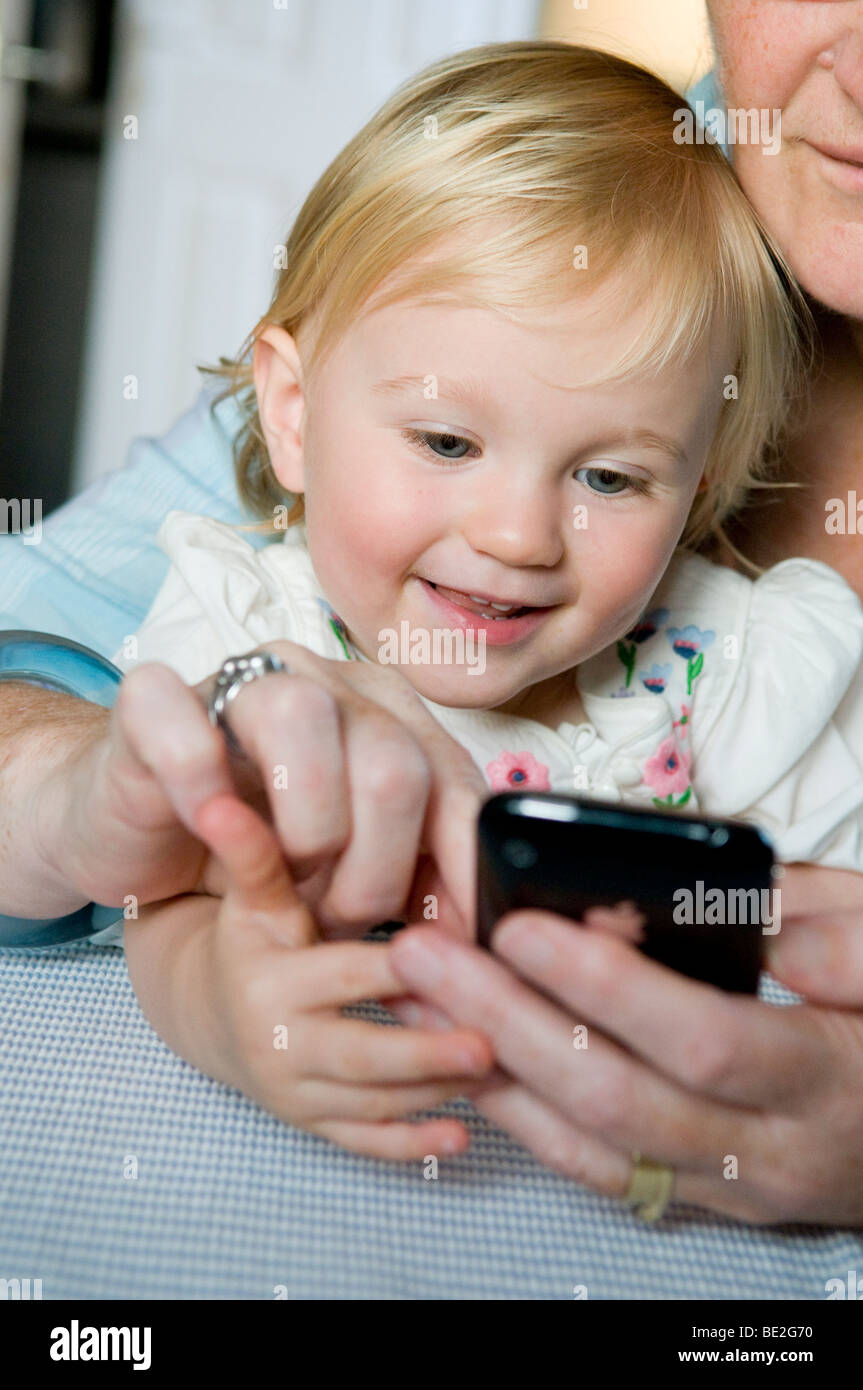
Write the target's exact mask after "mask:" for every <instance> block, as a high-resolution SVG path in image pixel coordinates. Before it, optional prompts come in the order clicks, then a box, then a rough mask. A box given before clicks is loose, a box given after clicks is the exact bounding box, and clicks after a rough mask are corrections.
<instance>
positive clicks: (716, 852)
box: [477, 792, 780, 994]
mask: <svg viewBox="0 0 863 1390" xmlns="http://www.w3.org/2000/svg"><path fill="white" fill-rule="evenodd" d="M773 863H774V860H773V851H772V848H771V846H770V844H769V841H768V840H767V838H766V837H765V836H764V834H763V833H762V832H761V831H760V830H759V829H758V828H756V827H755V826H752V825H749V824H747V823H745V822H743V821H733V820H722V819H716V818H711V817H701V816H693V815H687V814H684V813H683V812H674V813H670V812H664V811H660V810H656V811H654V810H650V809H643V808H641V807H627V806H622V805H621V804H620V803H618V802H605V801H597V800H593V799H590V798H587V797H578V796H564V795H558V794H556V793H552V792H512V793H509V792H502V793H499V794H497V795H495V796H492V797H490V798H489V799H488V801H486V803H485V804H484V806H483V808H482V810H481V812H480V817H479V824H478V875H477V888H478V900H477V924H478V937H479V941H480V943H481V944H482V945H485V946H488V945H489V942H490V938H491V933H492V931H493V929H494V925H495V923H496V922H498V921H499V920H500V918H501V917H502V916H504V915H505V913H507V912H511V911H514V910H516V909H519V908H527V907H536V908H543V909H545V910H547V911H549V912H556V913H559V914H561V915H562V916H565V917H570V918H573V919H575V920H576V921H584V920H585V919H586V921H587V923H588V924H589V923H590V921H591V913H592V911H593V910H595V909H605V910H606V912H607V911H608V910H611V912H612V913H613V914H617V917H618V919H619V921H620V926H621V932H622V934H624V935H628V936H630V939H633V940H635V941H636V944H638V946H639V949H641V950H643V951H644V952H645V954H646V955H648V956H650V957H651V958H652V959H654V960H657V961H659V962H661V963H662V964H664V965H668V966H670V967H671V968H672V969H674V970H678V971H680V972H681V973H682V974H684V975H689V976H690V977H692V978H693V979H697V980H703V981H705V982H706V983H708V984H713V985H716V986H718V987H719V988H721V989H727V990H733V991H738V992H742V993H749V994H751V993H754V992H755V991H756V990H757V987H758V975H759V971H760V962H761V957H762V950H763V936H764V934H767V933H772V932H773V931H774V930H778V923H779V920H780V918H779V914H778V901H779V890H778V888H777V887H776V885H775V883H774V877H773ZM594 916H595V912H594Z"/></svg>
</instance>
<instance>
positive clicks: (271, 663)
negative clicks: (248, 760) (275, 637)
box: [207, 652, 288, 757]
mask: <svg viewBox="0 0 863 1390" xmlns="http://www.w3.org/2000/svg"><path fill="white" fill-rule="evenodd" d="M287 670H288V667H287V666H286V665H285V663H284V662H283V661H282V659H281V657H278V656H276V655H275V654H274V653H273V652H251V653H250V654H249V655H248V656H229V657H226V658H225V660H224V661H223V662H222V664H221V666H220V667H219V669H218V671H217V672H216V679H215V681H214V682H213V687H212V689H211V691H210V693H209V695H208V696H207V714H208V715H209V719H210V723H211V724H212V725H213V727H214V728H216V729H221V731H222V733H223V734H224V736H225V742H226V743H227V745H228V748H229V749H230V751H231V752H232V753H236V754H238V755H239V756H240V757H245V750H244V748H243V747H242V744H240V743H239V742H238V740H237V738H236V736H235V734H234V731H233V729H232V728H231V726H230V724H229V723H228V719H227V711H226V706H227V705H228V704H229V703H230V701H231V700H235V699H236V697H237V694H238V693H239V691H240V690H242V688H243V686H244V685H248V684H249V683H250V682H251V681H256V680H259V679H260V677H261V676H268V675H270V674H271V672H273V671H287Z"/></svg>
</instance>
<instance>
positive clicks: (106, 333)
mask: <svg viewBox="0 0 863 1390" xmlns="http://www.w3.org/2000/svg"><path fill="white" fill-rule="evenodd" d="M539 9H540V4H539V2H538V0H434V3H429V0H267V2H266V3H264V2H263V0H260V2H259V3H254V4H253V3H250V0H183V2H182V3H181V4H178V3H177V0H121V3H120V9H119V14H118V23H117V33H116V45H117V46H116V56H115V62H114V71H113V78H112V91H111V92H110V93H109V101H108V110H107V123H106V131H107V135H106V156H105V171H104V179H103V188H102V196H101V209H100V213H99V229H98V238H97V246H96V251H95V257H94V267H95V283H94V290H93V293H92V300H91V306H90V314H89V322H88V336H87V352H86V366H85V388H84V397H83V401H82V407H83V408H82V413H81V428H80V432H79V437H78V442H77V453H76V463H75V470H74V475H73V480H72V486H73V489H74V490H77V489H78V488H80V487H82V486H84V485H85V484H86V483H88V482H90V481H91V480H92V479H94V478H96V477H98V476H99V475H101V474H102V473H104V472H106V471H108V470H110V469H113V468H117V467H119V466H120V465H121V464H122V462H123V459H124V456H125V453H126V448H127V446H128V443H129V440H130V439H131V438H132V437H133V436H134V435H140V434H160V433H162V431H164V430H165V429H167V428H168V426H169V425H170V424H171V423H172V421H173V420H174V419H175V418H176V417H177V416H178V415H179V414H180V413H181V412H182V411H184V410H185V409H187V408H188V406H189V405H190V404H191V403H192V401H193V399H194V397H195V395H196V394H197V392H198V390H199V389H200V385H201V377H200V376H199V375H198V373H197V372H196V371H195V363H196V362H198V361H202V362H208V363H213V362H216V361H217V360H218V358H219V356H220V355H224V356H229V355H233V354H235V353H236V351H237V349H238V348H239V347H240V345H241V343H242V341H243V339H244V338H245V337H246V335H247V333H248V332H249V330H250V329H251V328H252V327H253V325H254V324H255V322H256V321H257V319H258V318H259V317H260V315H261V314H262V313H263V312H264V310H265V309H266V307H267V304H268V303H269V299H270V293H271V289H272V286H273V283H274V270H273V264H274V262H273V248H274V247H275V246H276V245H278V244H279V243H280V242H283V240H284V237H285V235H286V233H287V231H288V228H289V226H290V223H291V221H292V219H293V217H294V216H295V215H296V213H297V211H298V210H299V207H300V205H301V203H302V200H303V198H304V197H305V195H306V193H307V192H308V191H309V189H310V188H311V187H312V184H313V183H314V182H315V181H316V180H317V178H318V177H319V175H320V174H321V173H322V172H323V170H324V168H325V167H326V165H327V164H328V163H329V161H330V160H331V159H332V158H333V156H334V155H335V154H336V153H337V152H338V150H339V149H340V148H341V147H342V146H343V145H344V144H345V143H346V142H347V140H348V139H349V138H350V137H351V136H352V135H354V134H355V133H356V131H357V130H358V129H359V128H360V126H361V125H362V124H363V123H364V122H365V121H366V120H367V119H368V117H369V116H370V115H371V114H372V113H373V111H374V110H375V108H376V107H377V106H379V105H380V103H381V102H382V101H383V100H384V99H385V98H386V97H387V96H389V94H390V93H391V92H392V90H393V89H394V88H395V87H396V86H397V85H398V84H399V83H400V82H402V81H403V80H404V79H405V78H406V77H408V76H410V75H411V74H412V73H414V72H416V71H417V70H419V69H420V68H421V67H424V66H425V65H426V64H427V63H429V62H431V61H433V60H434V59H436V58H438V57H441V56H442V55H443V54H445V53H451V52H455V51H457V50H458V49H462V48H469V47H472V46H473V45H474V44H479V43H486V42H492V41H500V40H505V39H515V38H530V37H532V36H533V35H534V34H535V33H536V32H537V26H538V21H539Z"/></svg>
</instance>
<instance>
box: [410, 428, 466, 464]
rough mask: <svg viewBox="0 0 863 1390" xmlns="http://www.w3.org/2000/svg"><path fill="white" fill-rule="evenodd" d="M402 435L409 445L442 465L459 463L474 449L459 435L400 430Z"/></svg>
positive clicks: (430, 431) (431, 431)
mask: <svg viewBox="0 0 863 1390" xmlns="http://www.w3.org/2000/svg"><path fill="white" fill-rule="evenodd" d="M402 434H403V435H404V437H405V439H407V440H408V441H409V443H411V444H415V445H416V447H417V448H418V449H422V450H423V452H424V453H426V454H431V456H432V457H433V458H436V459H440V460H441V462H443V463H461V461H462V459H464V458H467V456H468V454H469V453H470V451H471V449H473V448H474V445H473V444H471V442H470V440H469V439H465V438H464V437H463V436H462V435H460V434H440V433H437V434H436V433H435V432H434V430H415V429H406V430H402Z"/></svg>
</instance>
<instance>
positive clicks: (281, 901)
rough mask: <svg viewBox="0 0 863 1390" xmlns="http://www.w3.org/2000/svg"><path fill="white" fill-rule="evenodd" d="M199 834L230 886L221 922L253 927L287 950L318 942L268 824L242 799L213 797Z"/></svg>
mask: <svg viewBox="0 0 863 1390" xmlns="http://www.w3.org/2000/svg"><path fill="white" fill-rule="evenodd" d="M194 825H195V833H196V834H197V835H199V836H200V838H201V839H202V840H203V841H204V843H205V844H206V845H207V847H208V848H209V849H210V851H211V852H212V853H213V854H214V855H215V856H216V858H217V859H218V861H219V863H220V864H221V866H222V868H223V870H224V872H225V875H226V878H227V883H228V888H227V892H226V893H225V899H224V904H223V908H222V913H221V915H220V923H221V925H222V927H223V929H228V928H230V926H231V925H233V924H234V923H236V925H238V926H239V927H240V929H241V930H242V931H243V932H244V934H245V936H246V937H247V936H248V932H249V929H250V928H251V927H253V926H257V927H259V928H262V929H263V931H264V932H265V934H266V935H267V936H268V937H269V938H270V940H272V941H277V942H279V943H281V944H282V945H285V946H290V947H297V946H308V945H311V944H312V943H313V942H315V941H316V940H317V939H318V934H317V931H316V928H315V921H314V918H313V916H312V914H311V912H310V911H309V909H308V908H307V907H306V905H305V903H304V902H303V901H302V899H301V898H300V896H299V894H298V893H297V890H296V888H295V887H294V883H293V880H292V878H291V875H290V872H289V869H288V866H287V863H286V862H285V856H284V854H283V852H282V847H281V845H280V844H279V841H278V839H277V838H276V835H275V832H274V831H273V829H272V827H271V826H269V825H268V824H267V822H266V821H265V820H264V819H263V818H262V817H261V816H259V815H258V813H257V811H254V810H253V809H252V807H251V806H247V805H246V803H245V802H244V801H241V800H240V799H239V797H237V796H233V795H230V794H228V795H219V796H214V797H211V798H210V800H208V801H206V802H205V803H204V805H203V806H201V807H200V808H199V810H198V812H197V813H196V815H195V820H194Z"/></svg>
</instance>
